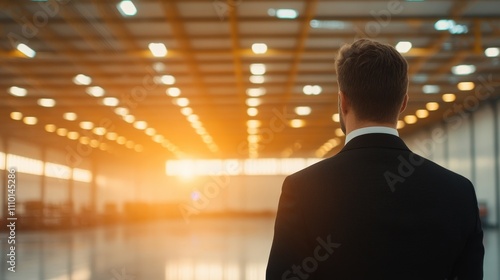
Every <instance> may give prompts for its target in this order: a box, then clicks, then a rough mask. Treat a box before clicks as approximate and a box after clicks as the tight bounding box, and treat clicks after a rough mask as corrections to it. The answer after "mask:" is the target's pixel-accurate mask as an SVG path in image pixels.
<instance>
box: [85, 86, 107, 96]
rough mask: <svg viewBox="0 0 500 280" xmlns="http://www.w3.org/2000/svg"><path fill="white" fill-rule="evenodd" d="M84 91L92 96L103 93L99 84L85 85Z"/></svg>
mask: <svg viewBox="0 0 500 280" xmlns="http://www.w3.org/2000/svg"><path fill="white" fill-rule="evenodd" d="M85 92H87V94H89V95H91V96H93V97H101V96H103V95H104V93H105V92H104V89H103V88H102V87H99V86H93V87H87V89H86V90H85Z"/></svg>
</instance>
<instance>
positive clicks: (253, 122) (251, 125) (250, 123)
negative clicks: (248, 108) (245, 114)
mask: <svg viewBox="0 0 500 280" xmlns="http://www.w3.org/2000/svg"><path fill="white" fill-rule="evenodd" d="M259 126H260V121H259V120H248V121H247V127H249V128H257V127H259Z"/></svg>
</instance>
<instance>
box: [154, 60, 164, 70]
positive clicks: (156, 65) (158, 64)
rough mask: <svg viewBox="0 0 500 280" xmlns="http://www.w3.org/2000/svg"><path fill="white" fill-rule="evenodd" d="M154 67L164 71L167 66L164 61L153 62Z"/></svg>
mask: <svg viewBox="0 0 500 280" xmlns="http://www.w3.org/2000/svg"><path fill="white" fill-rule="evenodd" d="M153 69H154V70H155V71H156V72H162V71H165V69H166V67H165V64H164V63H163V62H155V63H153Z"/></svg>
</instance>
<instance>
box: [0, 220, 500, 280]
mask: <svg viewBox="0 0 500 280" xmlns="http://www.w3.org/2000/svg"><path fill="white" fill-rule="evenodd" d="M273 223H274V220H273V219H272V218H246V219H202V220H194V221H191V222H190V223H189V224H186V223H184V222H183V221H162V222H154V223H145V224H135V225H121V226H108V227H100V228H92V229H81V230H73V231H43V232H26V233H22V232H18V233H17V236H16V238H17V243H18V247H17V252H16V253H17V260H16V261H17V263H16V272H15V273H13V272H10V271H8V270H7V266H8V264H7V262H6V261H7V260H6V252H7V246H8V244H7V240H6V238H5V237H6V234H5V232H3V233H2V235H1V236H2V238H1V240H0V241H1V252H2V256H1V257H0V259H1V260H2V261H1V263H0V279H5V280H14V279H20V280H38V279H43V280H45V279H50V280H70V279H71V280H86V279H92V280H94V279H95V280H156V279H158V280H161V279H167V280H198V279H203V280H212V279H213V280H260V279H264V272H265V265H266V260H267V255H268V253H269V247H270V245H271V238H272V233H273ZM499 239H500V233H499V231H498V230H487V231H486V233H485V239H484V242H485V246H486V257H485V277H484V279H485V280H498V279H500V258H499V255H500V242H499Z"/></svg>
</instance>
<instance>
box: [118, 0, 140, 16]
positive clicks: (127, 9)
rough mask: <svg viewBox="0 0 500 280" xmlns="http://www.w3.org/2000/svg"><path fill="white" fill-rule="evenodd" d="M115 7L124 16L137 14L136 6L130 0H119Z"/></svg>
mask: <svg viewBox="0 0 500 280" xmlns="http://www.w3.org/2000/svg"><path fill="white" fill-rule="evenodd" d="M116 8H117V9H118V11H119V12H120V14H122V16H124V17H131V16H135V15H136V14H137V8H136V7H135V5H134V3H133V2H132V1H130V0H123V1H121V2H120V3H118V4H116Z"/></svg>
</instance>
